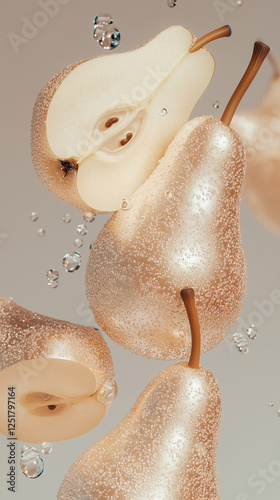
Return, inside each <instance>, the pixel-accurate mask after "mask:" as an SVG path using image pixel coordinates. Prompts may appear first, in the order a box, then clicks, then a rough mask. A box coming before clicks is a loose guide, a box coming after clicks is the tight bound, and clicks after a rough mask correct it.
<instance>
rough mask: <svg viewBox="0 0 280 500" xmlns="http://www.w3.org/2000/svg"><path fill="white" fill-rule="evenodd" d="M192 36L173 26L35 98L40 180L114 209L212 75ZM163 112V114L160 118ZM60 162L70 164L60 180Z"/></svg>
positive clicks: (84, 67) (80, 203) (66, 76)
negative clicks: (68, 169)
mask: <svg viewBox="0 0 280 500" xmlns="http://www.w3.org/2000/svg"><path fill="white" fill-rule="evenodd" d="M194 42H195V37H194V36H193V35H192V34H191V33H190V31H188V30H187V29H186V28H183V27H181V26H173V27H170V28H168V29H166V30H165V31H163V32H162V33H160V34H159V35H158V36H156V37H155V38H154V39H153V40H151V41H150V42H148V43H147V44H145V45H143V46H142V47H140V48H138V49H137V50H134V51H132V52H127V53H123V54H114V55H108V56H104V57H98V58H93V59H90V60H87V61H82V62H80V63H78V64H76V65H72V66H70V67H69V68H66V69H65V70H64V71H63V72H61V73H60V74H58V75H57V76H56V77H54V78H53V79H52V80H50V82H48V84H47V86H46V87H45V88H44V89H43V90H42V92H41V93H40V94H39V96H38V99H37V102H36V104H35V108H34V113H33V121H32V155H33V160H34V164H35V167H36V170H37V173H38V175H39V177H40V179H41V180H42V181H43V182H44V183H45V184H46V186H47V187H48V188H49V189H50V190H51V191H53V193H54V194H56V195H57V196H58V197H59V198H61V199H63V200H64V201H66V202H68V203H70V204H73V205H75V206H77V207H78V208H82V209H84V210H85V209H88V208H91V209H93V210H95V211H98V212H111V211H116V210H119V208H120V206H121V202H122V199H127V198H128V197H130V196H131V195H132V194H133V193H134V192H135V191H136V190H137V188H138V187H139V186H140V185H141V184H143V183H144V182H145V180H146V179H147V178H148V177H149V175H150V174H151V172H152V171H153V169H154V168H155V166H156V164H157V162H158V160H159V159H160V158H161V157H162V156H163V154H164V152H165V150H166V148H167V146H168V144H169V143H170V142H171V140H172V139H173V138H174V136H175V135H176V133H177V132H178V130H179V129H180V128H181V127H182V126H183V125H184V123H186V122H187V121H188V119H189V116H190V114H191V111H192V109H193V107H194V106H195V104H196V102H197V101H198V100H199V98H200V97H201V95H202V94H203V92H204V91H205V89H206V88H207V86H208V85H209V83H210V81H211V79H212V76H213V73H214V68H215V63H214V59H213V57H212V55H211V54H210V53H209V52H207V51H206V50H205V49H204V48H201V49H200V50H198V51H196V52H194V53H190V52H189V50H190V48H191V47H192V46H193V44H194ZM165 110H166V111H165ZM61 161H70V162H71V165H72V169H71V170H70V171H69V172H68V173H67V175H66V176H65V172H64V171H63V170H62V168H61Z"/></svg>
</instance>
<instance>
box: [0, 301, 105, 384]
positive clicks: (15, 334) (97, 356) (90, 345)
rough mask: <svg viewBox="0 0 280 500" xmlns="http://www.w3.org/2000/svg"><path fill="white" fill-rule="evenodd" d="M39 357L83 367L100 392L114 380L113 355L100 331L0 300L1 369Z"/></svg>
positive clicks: (12, 302)
mask: <svg viewBox="0 0 280 500" xmlns="http://www.w3.org/2000/svg"><path fill="white" fill-rule="evenodd" d="M39 358H55V359H68V360H69V361H76V362H78V363H81V364H83V365H84V366H85V367H87V368H89V370H91V371H92V372H93V374H94V376H95V378H96V386H97V389H98V388H99V387H100V386H101V385H102V384H103V383H104V382H105V381H106V380H108V379H113V378H114V366H113V361H112V358H111V353H110V350H109V348H108V346H107V344H106V342H105V341H104V339H103V338H102V336H101V335H100V333H99V332H97V331H96V330H94V329H93V328H89V327H85V326H81V325H76V324H74V323H69V322H67V321H60V320H57V319H53V318H49V317H47V316H42V315H40V314H37V313H34V312H31V311H28V310H27V309H24V308H23V307H21V306H19V305H18V304H16V303H15V302H14V301H13V300H11V299H9V298H5V297H0V363H1V364H0V369H1V370H4V369H5V368H8V367H9V366H11V365H14V364H16V363H19V362H20V361H24V360H31V359H39Z"/></svg>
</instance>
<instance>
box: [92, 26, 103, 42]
mask: <svg viewBox="0 0 280 500" xmlns="http://www.w3.org/2000/svg"><path fill="white" fill-rule="evenodd" d="M104 33H105V29H104V26H99V25H98V26H95V27H94V30H93V38H94V39H95V40H96V41H97V42H99V43H100V42H101V40H102V37H103V35H104Z"/></svg>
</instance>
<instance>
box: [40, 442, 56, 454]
mask: <svg viewBox="0 0 280 500" xmlns="http://www.w3.org/2000/svg"><path fill="white" fill-rule="evenodd" d="M52 449H53V447H52V444H51V443H46V442H45V443H42V444H41V451H42V452H43V453H44V454H45V455H49V454H50V453H51V452H52Z"/></svg>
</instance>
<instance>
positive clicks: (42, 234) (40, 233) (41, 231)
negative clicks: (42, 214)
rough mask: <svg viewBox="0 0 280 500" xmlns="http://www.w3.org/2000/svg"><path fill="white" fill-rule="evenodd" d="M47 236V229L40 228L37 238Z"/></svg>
mask: <svg viewBox="0 0 280 500" xmlns="http://www.w3.org/2000/svg"><path fill="white" fill-rule="evenodd" d="M45 234H46V231H45V229H43V228H42V227H40V229H38V231H37V236H38V237H39V238H42V237H43V236H45Z"/></svg>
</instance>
